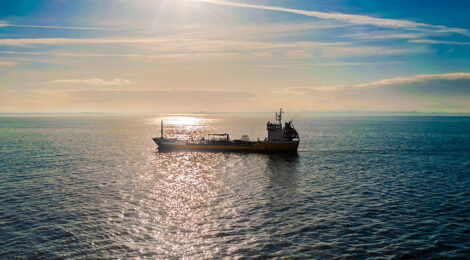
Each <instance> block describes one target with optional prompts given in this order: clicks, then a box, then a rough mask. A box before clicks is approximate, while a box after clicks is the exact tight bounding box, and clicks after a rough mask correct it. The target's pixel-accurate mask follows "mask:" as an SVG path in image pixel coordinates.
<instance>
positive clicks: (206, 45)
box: [0, 37, 427, 59]
mask: <svg viewBox="0 0 470 260" xmlns="http://www.w3.org/2000/svg"><path fill="white" fill-rule="evenodd" d="M35 44H47V45H59V44H137V45H138V46H135V48H133V51H136V52H137V51H138V52H140V53H118V54H112V53H106V54H100V53H60V52H53V53H51V52H14V51H1V52H0V53H5V54H27V55H55V56H76V57H80V56H82V57H101V56H103V57H112V56H120V57H142V58H161V59H165V58H217V57H225V56H231V57H234V56H235V57H237V56H238V57H243V58H246V57H250V56H253V57H256V56H258V55H259V54H260V52H263V51H265V52H266V51H268V52H270V56H271V57H272V58H281V59H300V58H302V59H308V58H313V57H344V56H346V57H354V56H377V55H394V54H404V53H422V52H426V51H427V50H426V49H425V48H423V47H419V48H403V47H377V46H351V45H349V44H348V43H347V42H308V41H296V42H263V41H237V40H203V39H179V38H164V37H163V38H114V39H113V38H89V39H74V38H35V39H34V38H33V39H0V45H10V46H28V45H35ZM137 47H139V48H137Z"/></svg>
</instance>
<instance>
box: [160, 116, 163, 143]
mask: <svg viewBox="0 0 470 260" xmlns="http://www.w3.org/2000/svg"><path fill="white" fill-rule="evenodd" d="M160 138H161V139H163V120H162V121H161V122H160Z"/></svg>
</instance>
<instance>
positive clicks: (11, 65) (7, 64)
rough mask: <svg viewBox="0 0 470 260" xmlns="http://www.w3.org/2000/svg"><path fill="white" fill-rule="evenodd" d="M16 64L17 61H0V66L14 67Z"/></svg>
mask: <svg viewBox="0 0 470 260" xmlns="http://www.w3.org/2000/svg"><path fill="white" fill-rule="evenodd" d="M16 65H18V63H17V62H13V61H0V67H15V66H16Z"/></svg>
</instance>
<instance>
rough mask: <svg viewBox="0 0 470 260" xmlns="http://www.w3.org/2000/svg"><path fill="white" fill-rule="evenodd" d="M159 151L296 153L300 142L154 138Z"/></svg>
mask: <svg viewBox="0 0 470 260" xmlns="http://www.w3.org/2000/svg"><path fill="white" fill-rule="evenodd" d="M153 140H154V141H155V143H156V144H157V145H158V150H159V151H207V152H259V153H272V152H279V153H295V152H297V148H298V147H299V142H298V141H291V142H285V141H261V142H249V143H245V144H236V143H231V142H227V143H185V142H181V141H176V140H165V139H161V138H154V139H153Z"/></svg>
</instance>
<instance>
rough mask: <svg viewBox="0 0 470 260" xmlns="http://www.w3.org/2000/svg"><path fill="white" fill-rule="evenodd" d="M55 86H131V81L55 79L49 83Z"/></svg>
mask: <svg viewBox="0 0 470 260" xmlns="http://www.w3.org/2000/svg"><path fill="white" fill-rule="evenodd" d="M50 82H51V83H55V84H86V85H96V86H120V85H128V84H131V81H130V80H128V79H113V80H108V81H106V80H103V79H97V78H95V79H57V80H52V81H50Z"/></svg>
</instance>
